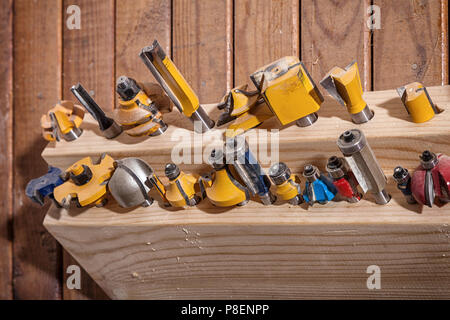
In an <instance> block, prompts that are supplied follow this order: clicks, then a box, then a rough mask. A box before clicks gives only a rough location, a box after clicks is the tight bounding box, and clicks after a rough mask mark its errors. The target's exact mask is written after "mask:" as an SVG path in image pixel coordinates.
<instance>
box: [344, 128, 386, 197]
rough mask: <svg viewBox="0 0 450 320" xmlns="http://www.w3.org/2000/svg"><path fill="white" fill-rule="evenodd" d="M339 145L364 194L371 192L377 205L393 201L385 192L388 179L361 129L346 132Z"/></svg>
mask: <svg viewBox="0 0 450 320" xmlns="http://www.w3.org/2000/svg"><path fill="white" fill-rule="evenodd" d="M337 145H338V147H339V149H340V150H341V152H342V154H343V155H344V157H345V159H346V161H347V163H348V165H349V166H350V169H351V170H352V172H353V174H354V175H355V178H356V180H357V181H358V183H359V185H360V186H361V188H362V190H363V192H364V193H366V192H368V191H370V192H371V193H372V194H373V196H374V198H375V202H376V203H377V204H387V203H388V202H389V201H390V200H391V197H390V195H389V194H388V193H387V191H386V190H385V187H386V184H387V178H386V176H385V175H384V173H383V170H381V168H380V165H379V164H378V162H377V159H376V157H375V155H374V153H373V151H372V149H371V148H370V145H369V143H368V142H367V140H366V137H365V136H364V133H363V132H362V131H361V130H359V129H352V130H348V131H345V132H344V133H342V134H341V135H340V136H339V138H338V141H337Z"/></svg>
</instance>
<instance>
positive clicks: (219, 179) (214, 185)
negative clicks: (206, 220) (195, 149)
mask: <svg viewBox="0 0 450 320" xmlns="http://www.w3.org/2000/svg"><path fill="white" fill-rule="evenodd" d="M209 162H210V163H211V165H212V166H213V168H214V172H213V173H212V174H211V175H204V176H202V177H201V178H200V188H201V192H202V195H203V198H205V197H207V198H208V199H209V201H211V203H212V204H213V205H215V206H218V207H231V206H234V205H237V206H243V205H245V204H247V202H248V201H249V199H250V194H249V192H248V190H247V188H246V187H244V186H243V185H241V184H240V183H239V182H238V181H237V180H236V179H235V178H234V177H233V175H232V174H231V172H230V169H229V167H228V165H227V164H226V163H225V157H224V154H223V150H220V149H213V150H212V151H211V155H210V157H209Z"/></svg>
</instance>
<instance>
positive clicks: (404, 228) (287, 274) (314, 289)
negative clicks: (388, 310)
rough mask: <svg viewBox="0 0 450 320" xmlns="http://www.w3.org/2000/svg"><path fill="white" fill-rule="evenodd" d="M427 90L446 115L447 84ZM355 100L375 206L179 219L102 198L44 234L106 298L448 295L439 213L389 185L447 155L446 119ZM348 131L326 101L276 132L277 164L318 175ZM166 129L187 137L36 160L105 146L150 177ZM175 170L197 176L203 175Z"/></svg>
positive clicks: (82, 142)
mask: <svg viewBox="0 0 450 320" xmlns="http://www.w3.org/2000/svg"><path fill="white" fill-rule="evenodd" d="M428 89H429V93H430V96H431V97H432V99H433V100H434V102H435V103H436V104H438V105H439V106H441V107H443V108H444V109H448V108H450V86H444V87H430V88H428ZM365 98H366V101H367V103H368V104H369V106H370V107H371V108H373V110H374V111H375V118H374V119H373V120H372V121H370V122H369V123H367V124H364V125H360V126H358V127H359V128H361V129H362V130H363V131H364V132H365V134H366V136H367V138H368V141H369V143H370V145H371V146H372V148H373V150H374V152H375V154H376V156H377V158H378V160H379V162H380V164H381V166H382V167H383V169H384V170H385V173H386V175H387V176H388V177H389V183H388V187H387V189H388V192H389V193H390V194H391V195H392V200H391V201H390V203H389V204H388V205H386V206H379V205H376V204H375V203H374V202H373V200H372V199H371V197H370V196H367V197H366V199H365V200H362V201H361V202H360V203H358V204H349V203H347V202H339V203H329V204H327V205H324V206H320V205H317V206H314V207H312V208H309V209H307V208H306V207H305V206H300V207H295V206H290V205H287V204H280V203H277V204H275V205H274V206H270V207H264V206H262V205H261V204H259V203H257V202H253V201H252V202H250V203H249V204H247V205H246V206H244V207H239V208H225V209H224V208H217V207H213V206H211V205H210V204H209V202H208V201H203V202H202V203H201V204H200V205H199V206H197V207H195V208H189V209H186V210H177V209H164V208H162V207H161V204H160V203H156V202H155V203H154V204H153V205H152V206H150V207H148V208H136V209H135V210H131V209H123V208H120V207H119V206H118V205H117V204H116V203H115V202H114V201H113V200H111V201H110V202H109V203H108V205H107V206H106V207H103V208H91V209H73V210H70V211H66V210H62V209H57V208H51V209H50V210H49V212H48V214H47V217H46V220H45V221H44V225H45V227H46V228H47V229H48V230H49V231H50V232H51V233H52V235H53V236H55V237H56V238H57V239H58V241H59V242H60V243H61V244H62V245H63V246H64V247H65V248H66V249H67V250H68V251H69V252H70V254H71V255H72V256H74V257H75V259H77V261H78V262H79V263H80V264H81V265H82V266H83V267H84V268H85V269H86V270H87V271H88V272H89V274H90V275H91V276H92V278H93V279H94V280H95V281H97V282H98V283H99V285H100V286H101V287H102V288H103V289H104V290H105V292H106V293H107V294H108V295H109V296H110V297H111V298H116V299H125V298H128V299H163V298H169V299H171V298H172V299H183V298H186V299H187V298H190V299H192V298H195V299H214V298H216V299H226V298H237V299H243V298H253V299H254V298H286V299H288V298H362V297H363V298H414V297H416V298H449V297H450V286H449V284H450V281H449V279H450V278H449V276H450V268H449V266H450V258H449V257H450V210H449V208H448V207H442V208H436V207H435V208H433V209H429V208H421V207H420V206H412V205H408V204H407V203H406V201H405V199H404V197H403V196H402V194H401V193H400V192H399V191H398V190H397V189H396V187H395V184H394V183H393V180H392V178H390V176H391V174H392V169H393V168H394V167H395V166H396V165H399V164H402V165H404V166H406V167H407V168H409V169H413V168H415V166H417V163H418V155H419V153H420V152H422V151H423V150H424V149H426V148H429V149H431V150H433V151H435V152H443V153H446V154H450V143H449V141H450V140H449V132H448V123H449V121H450V115H449V114H447V112H444V113H442V114H440V115H438V116H436V117H435V118H434V119H433V120H431V121H430V122H427V123H425V124H420V125H418V124H414V123H412V122H410V121H409V119H408V116H407V114H406V111H405V109H404V107H403V106H402V105H401V101H400V99H399V98H398V96H397V93H396V92H395V91H394V90H388V91H379V92H369V93H366V94H365ZM209 107H213V106H209ZM337 115H338V116H337ZM341 117H342V118H343V119H341ZM387 124H388V125H387ZM169 125H170V122H169ZM265 125H266V127H267V126H269V124H265ZM354 126H355V125H354V124H352V123H351V122H350V121H349V118H348V115H347V114H344V112H343V111H342V107H341V106H339V105H338V104H337V103H336V102H334V101H332V100H331V99H327V100H326V102H325V103H324V105H323V106H322V109H321V110H320V112H319V120H318V122H317V123H315V124H314V125H313V126H311V127H309V128H298V127H295V126H290V127H287V128H284V129H283V130H281V131H280V150H281V155H282V158H281V159H280V160H282V161H285V162H287V163H288V165H289V166H290V167H291V168H292V171H293V172H296V173H300V172H301V171H302V169H301V168H302V166H303V165H304V164H306V163H307V162H313V163H314V164H316V165H318V166H320V168H321V169H323V166H324V164H325V161H326V159H327V158H328V157H329V156H331V155H333V154H337V153H338V150H337V147H336V145H335V144H336V139H337V137H338V135H339V133H341V132H343V131H345V130H346V129H349V128H352V127H354ZM387 126H388V127H389V130H386V128H387ZM262 129H264V126H261V127H259V128H258V129H255V131H257V132H259V133H262V131H263V130H262ZM174 130H179V131H180V132H181V133H182V134H183V135H185V136H186V135H189V134H191V132H190V131H189V130H188V129H179V128H172V129H169V130H168V131H167V132H166V133H165V134H164V135H163V136H160V137H152V138H148V139H146V140H144V141H139V142H137V143H135V144H133V142H132V140H130V139H131V138H130V139H129V138H127V137H126V136H121V137H120V138H119V139H118V140H117V141H110V142H108V143H107V144H106V143H105V142H104V139H103V138H102V137H100V136H98V135H96V133H93V132H92V133H89V132H86V133H85V134H86V136H84V135H85V134H83V136H82V137H81V138H80V139H78V140H77V141H75V142H72V143H64V142H62V143H58V145H57V146H56V147H53V148H52V147H49V148H46V150H45V151H44V153H43V157H44V158H45V159H46V160H47V161H49V162H50V163H54V164H57V163H58V164H60V163H65V162H66V161H67V159H72V158H75V156H76V152H75V150H81V149H82V150H84V152H83V155H86V153H87V154H97V155H98V154H99V153H100V152H101V151H102V150H103V151H106V148H107V150H108V152H109V154H110V155H112V156H113V157H118V158H120V157H124V156H138V157H141V158H143V159H145V160H147V161H148V162H149V163H150V164H151V165H152V166H153V167H154V169H155V170H156V171H157V172H158V173H159V174H161V173H162V169H163V164H164V163H165V161H167V159H168V157H170V150H171V147H172V146H173V142H170V143H169V140H170V139H168V137H170V136H171V134H173V131H174ZM164 136H165V137H164ZM75 145H78V146H77V147H75ZM106 146H107V147H106ZM101 148H103V149H101ZM77 156H78V157H79V156H80V154H79V153H78V155H77ZM79 158H80V157H79ZM182 168H183V169H186V171H190V170H195V171H196V172H202V171H204V170H205V169H207V166H206V165H204V164H203V165H199V164H197V165H194V164H193V165H189V166H186V165H184V166H182ZM370 265H378V266H379V267H380V268H381V272H382V275H381V279H382V290H379V291H371V290H368V289H367V287H366V281H367V278H368V276H369V275H368V274H367V273H366V269H367V267H368V266H370Z"/></svg>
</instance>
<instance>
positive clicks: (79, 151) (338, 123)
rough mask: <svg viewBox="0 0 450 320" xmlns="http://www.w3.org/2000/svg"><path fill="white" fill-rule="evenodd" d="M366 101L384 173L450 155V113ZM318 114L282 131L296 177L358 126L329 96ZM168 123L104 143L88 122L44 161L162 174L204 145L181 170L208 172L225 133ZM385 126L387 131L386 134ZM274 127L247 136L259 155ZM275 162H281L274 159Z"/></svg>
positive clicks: (449, 104)
mask: <svg viewBox="0 0 450 320" xmlns="http://www.w3.org/2000/svg"><path fill="white" fill-rule="evenodd" d="M428 92H429V94H430V96H431V98H432V100H433V101H434V103H436V104H437V105H438V106H440V107H442V108H444V109H449V108H450V86H443V87H440V86H439V87H428ZM364 98H365V100H366V102H367V103H368V105H369V107H370V108H371V109H372V110H373V111H374V112H375V117H374V118H373V119H372V120H371V121H369V122H368V123H365V124H362V125H358V128H360V129H361V130H363V131H364V133H365V135H366V137H367V139H368V141H369V143H370V145H371V147H372V149H373V150H374V152H375V154H376V155H377V158H378V160H379V162H380V165H381V166H382V167H383V168H384V169H385V170H387V171H391V170H393V168H394V167H395V166H397V165H400V164H402V165H404V166H406V167H407V168H411V169H412V168H414V167H415V166H416V165H417V163H418V162H417V161H418V155H419V154H420V153H422V151H423V150H425V149H427V148H428V149H430V150H434V151H435V152H442V153H447V154H450V142H449V141H450V133H449V131H448V123H449V121H450V113H448V112H443V113H441V114H439V115H437V116H435V117H434V118H433V119H432V120H430V121H428V122H426V123H422V124H416V123H413V122H412V121H411V119H410V118H409V115H408V114H407V112H406V110H405V107H404V106H403V104H402V102H401V100H400V97H399V96H398V94H397V92H396V91H395V90H386V91H375V92H366V93H365V94H364ZM214 107H215V106H214V105H205V110H207V111H209V110H212V109H214ZM211 114H212V115H213V119H215V116H217V115H216V114H214V113H213V112H212V113H211ZM318 114H319V119H318V120H317V122H316V123H315V124H314V125H312V126H310V127H307V128H299V127H297V126H296V125H290V126H285V127H283V128H281V130H280V131H279V152H280V153H279V154H280V156H279V160H280V161H283V162H286V163H287V164H288V165H289V166H290V167H291V169H292V171H293V172H302V168H303V166H304V165H305V164H307V163H310V162H312V163H313V164H315V165H318V166H319V167H320V168H323V167H324V165H325V164H326V160H327V159H328V157H330V156H332V155H334V154H340V152H339V149H338V148H337V146H336V141H337V138H338V136H339V135H340V134H341V133H342V132H344V131H345V130H348V129H351V128H354V127H355V125H354V124H353V122H351V120H350V116H349V115H348V113H347V112H346V111H345V109H344V107H342V106H341V105H340V104H338V102H337V101H336V100H334V99H332V98H331V97H325V102H324V103H323V104H322V107H321V109H320V110H319V112H318ZM166 119H167V123H168V124H169V128H168V129H167V131H166V132H165V133H164V134H163V135H161V136H158V137H144V138H133V137H129V136H127V135H126V134H122V135H121V136H119V137H118V138H117V139H115V140H112V141H108V143H105V138H103V136H101V134H100V133H99V132H98V129H97V128H96V127H95V126H93V125H92V124H91V123H92V122H91V120H89V117H87V118H86V120H85V123H83V126H85V127H91V128H93V129H92V130H86V132H85V133H84V134H83V135H82V136H81V137H80V138H79V139H77V140H76V141H74V142H65V141H61V142H59V143H57V144H56V145H55V144H52V145H49V147H47V148H46V149H45V150H44V152H43V153H42V156H43V157H44V159H45V160H46V161H47V162H48V163H50V164H52V165H54V166H58V167H60V168H67V167H69V166H70V165H71V164H72V163H74V162H76V161H78V160H79V159H80V158H82V157H85V156H92V157H99V156H100V155H101V154H102V153H103V152H106V153H108V154H109V155H111V156H112V157H113V158H122V157H127V156H128V157H130V156H134V157H141V158H142V159H144V160H146V161H148V163H149V164H150V165H151V166H152V167H153V168H154V170H155V171H156V172H157V173H158V174H160V175H164V174H163V171H164V170H163V169H164V165H165V164H166V163H167V162H169V161H173V162H176V163H179V161H178V160H177V159H176V158H175V156H176V155H177V153H176V152H173V151H172V148H173V147H175V146H177V147H178V148H179V149H180V146H184V147H186V152H188V151H189V152H193V150H194V148H196V146H199V145H200V143H201V142H203V147H202V148H203V159H198V160H200V161H199V162H200V164H194V160H195V158H194V156H192V157H191V158H190V159H187V160H190V161H191V164H189V163H182V164H181V168H182V169H183V170H186V171H195V172H197V173H202V172H204V171H207V170H209V166H208V165H207V164H206V161H205V160H204V159H207V157H208V156H209V153H208V150H211V148H212V147H214V146H217V145H220V144H221V141H223V140H222V136H223V133H224V131H223V130H219V129H217V128H216V129H214V130H212V131H210V132H208V133H207V134H206V135H204V136H203V139H202V141H200V139H198V138H196V136H194V134H193V132H192V131H191V130H190V129H188V128H187V127H186V128H182V127H178V126H177V121H178V118H175V117H173V118H166ZM387 123H389V130H386V124H387ZM275 128H280V127H279V126H278V124H277V123H276V121H275V119H271V120H270V121H267V122H266V123H263V124H262V125H261V126H260V127H258V128H256V129H253V130H251V131H250V132H249V133H248V138H249V139H248V140H249V143H250V146H251V148H252V150H253V153H255V154H257V153H260V152H261V150H263V148H264V146H266V145H267V142H270V138H271V135H268V134H267V133H266V131H265V130H266V129H275ZM274 134H275V133H274ZM300 136H301V139H299V137H300ZM254 137H257V138H261V137H262V138H264V137H267V138H268V140H267V141H259V143H258V140H257V139H254ZM194 139H197V140H194ZM189 143H191V144H189ZM269 151H270V150H269ZM172 152H173V153H174V155H175V156H174V157H172ZM209 152H210V151H209ZM273 161H277V159H276V158H274V159H273ZM270 165H271V163H263V166H264V167H269V166H270Z"/></svg>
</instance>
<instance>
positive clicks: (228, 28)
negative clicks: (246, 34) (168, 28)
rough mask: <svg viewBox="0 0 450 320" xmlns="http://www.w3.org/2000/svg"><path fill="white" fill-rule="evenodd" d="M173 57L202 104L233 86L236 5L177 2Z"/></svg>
mask: <svg viewBox="0 0 450 320" xmlns="http://www.w3.org/2000/svg"><path fill="white" fill-rule="evenodd" d="M172 23H173V26H172V30H173V31H172V32H173V44H172V51H173V52H172V55H173V60H174V63H175V64H176V65H177V66H178V68H179V69H180V71H181V73H182V74H183V76H184V77H185V78H186V80H187V82H188V83H189V84H190V85H191V87H192V89H194V91H195V92H196V93H197V95H198V96H199V98H200V102H201V103H215V102H218V101H220V99H221V98H222V97H223V96H224V95H225V93H226V92H228V91H229V90H230V89H231V88H232V85H233V1H232V0H224V1H196V0H188V1H175V2H174V3H173V19H172Z"/></svg>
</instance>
